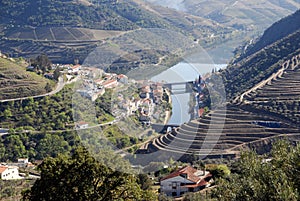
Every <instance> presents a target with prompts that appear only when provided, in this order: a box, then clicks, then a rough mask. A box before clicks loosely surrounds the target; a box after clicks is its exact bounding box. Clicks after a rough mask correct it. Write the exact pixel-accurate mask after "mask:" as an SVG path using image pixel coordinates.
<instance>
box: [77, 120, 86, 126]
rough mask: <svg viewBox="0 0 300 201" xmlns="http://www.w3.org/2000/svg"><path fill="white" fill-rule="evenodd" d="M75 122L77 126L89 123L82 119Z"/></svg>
mask: <svg viewBox="0 0 300 201" xmlns="http://www.w3.org/2000/svg"><path fill="white" fill-rule="evenodd" d="M76 124H77V125H79V126H81V125H86V124H89V123H87V122H84V121H79V122H77V123H76Z"/></svg>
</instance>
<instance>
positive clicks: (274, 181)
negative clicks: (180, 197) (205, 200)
mask: <svg viewBox="0 0 300 201" xmlns="http://www.w3.org/2000/svg"><path fill="white" fill-rule="evenodd" d="M299 156H300V146H299V145H298V146H295V147H294V146H292V145H290V144H289V143H288V142H287V141H278V142H276V143H275V144H274V145H273V148H272V151H271V154H270V159H271V161H269V162H266V161H264V160H263V157H262V156H258V155H257V154H256V153H255V152H253V151H249V152H244V153H243V154H242V155H241V158H240V160H239V161H238V162H237V163H236V164H235V168H233V170H232V171H234V172H235V174H231V175H230V177H227V178H226V179H220V180H219V181H218V182H217V185H218V186H217V188H216V189H215V190H214V192H213V195H212V196H213V197H215V198H217V199H218V200H224V201H227V200H243V201H244V200H261V201H264V200H266V201H267V200H268V201H270V200H274V201H275V200H289V201H290V200H299V198H300V196H299V190H298V189H299V187H300V181H299V177H298V175H299V171H300V157H299Z"/></svg>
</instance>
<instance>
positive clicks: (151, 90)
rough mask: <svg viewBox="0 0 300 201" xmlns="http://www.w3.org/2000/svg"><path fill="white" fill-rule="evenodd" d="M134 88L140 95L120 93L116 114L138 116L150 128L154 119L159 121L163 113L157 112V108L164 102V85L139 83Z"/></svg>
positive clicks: (147, 82) (146, 82)
mask: <svg viewBox="0 0 300 201" xmlns="http://www.w3.org/2000/svg"><path fill="white" fill-rule="evenodd" d="M134 87H135V88H137V89H138V94H135V95H134V94H127V95H125V94H123V93H126V91H125V92H123V91H120V92H119V93H118V97H117V102H118V104H117V108H116V109H115V113H118V114H120V113H124V114H126V116H130V115H134V114H136V115H137V116H138V118H139V121H140V122H141V123H142V124H143V125H147V126H149V125H150V124H151V119H152V117H153V118H155V119H158V118H159V115H160V113H161V111H156V110H155V107H156V106H157V105H158V104H160V103H161V102H162V100H163V93H164V88H163V85H162V84H161V83H156V82H149V81H137V82H136V83H135V86H134ZM128 96H129V98H128ZM156 113H159V114H156Z"/></svg>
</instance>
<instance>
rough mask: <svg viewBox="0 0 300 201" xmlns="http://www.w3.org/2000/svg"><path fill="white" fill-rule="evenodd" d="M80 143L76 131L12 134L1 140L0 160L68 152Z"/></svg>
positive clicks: (41, 157)
mask: <svg viewBox="0 0 300 201" xmlns="http://www.w3.org/2000/svg"><path fill="white" fill-rule="evenodd" d="M78 144H79V139H78V137H77V136H76V135H75V133H74V132H64V133H60V134H33V133H28V134H21V133H18V134H10V135H7V136H3V137H2V138H1V140H0V161H17V159H18V158H22V157H29V158H30V160H34V159H38V160H41V159H44V158H46V157H48V156H52V157H56V156H57V155H58V154H65V153H68V152H69V151H70V150H72V149H74V148H75V147H76V146H77V145H78Z"/></svg>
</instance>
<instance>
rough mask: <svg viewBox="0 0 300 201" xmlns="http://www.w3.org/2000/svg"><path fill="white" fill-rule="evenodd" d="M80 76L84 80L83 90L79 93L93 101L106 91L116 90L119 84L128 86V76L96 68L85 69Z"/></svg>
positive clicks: (79, 90)
mask: <svg viewBox="0 0 300 201" xmlns="http://www.w3.org/2000/svg"><path fill="white" fill-rule="evenodd" d="M96 71H98V73H96ZM80 75H82V77H83V78H84V79H83V83H82V86H81V88H80V89H78V90H77V92H78V93H80V94H81V95H82V96H84V97H86V98H89V99H90V100H92V101H95V100H96V99H97V98H98V97H99V96H101V95H103V94H104V93H105V89H113V88H116V87H117V86H118V85H119V84H128V77H127V76H126V75H123V74H121V75H117V74H115V73H105V72H104V71H103V70H101V69H96V68H84V69H82V70H81V72H80Z"/></svg>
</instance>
